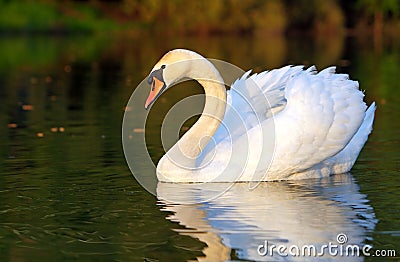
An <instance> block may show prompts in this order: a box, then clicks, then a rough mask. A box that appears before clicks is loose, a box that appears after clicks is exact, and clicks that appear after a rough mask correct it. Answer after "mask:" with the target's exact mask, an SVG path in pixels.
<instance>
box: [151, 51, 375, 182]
mask: <svg viewBox="0 0 400 262" xmlns="http://www.w3.org/2000/svg"><path fill="white" fill-rule="evenodd" d="M184 78H190V79H194V80H196V81H197V82H199V83H200V84H201V85H202V86H203V88H204V91H205V95H206V100H205V105H204V109H203V113H202V115H201V117H200V118H199V119H198V121H197V122H196V123H195V124H194V125H193V126H192V127H191V128H190V129H189V130H188V131H187V132H186V133H185V135H183V136H182V137H181V139H180V140H179V141H178V142H177V143H176V144H175V145H174V146H173V147H172V148H171V149H170V150H168V152H167V153H166V154H165V155H164V156H163V157H162V158H161V160H160V161H159V163H158V165H157V177H158V179H159V180H160V181H163V182H233V181H271V180H289V179H304V178H315V177H323V176H328V175H331V174H338V173H345V172H348V171H349V170H350V169H351V168H352V166H353V164H354V162H355V160H356V159H357V157H358V155H359V153H360V151H361V149H362V147H363V146H364V144H365V142H366V140H367V139H368V135H369V134H370V132H371V130H372V123H373V119H374V112H375V108H376V107H375V103H373V104H372V105H371V106H370V107H369V108H368V109H367V106H366V105H365V103H364V101H363V97H364V95H363V93H362V92H361V91H360V90H359V89H358V82H356V81H352V80H349V78H348V75H346V74H335V68H334V67H330V68H326V69H325V70H322V71H320V72H319V73H317V71H316V69H315V67H310V68H309V69H307V70H303V66H294V67H293V66H286V67H283V68H280V69H275V70H271V71H266V72H262V73H259V74H253V75H251V76H250V72H247V73H246V74H244V75H243V76H242V77H241V78H240V79H238V80H237V81H236V82H235V83H234V84H233V85H232V87H231V89H230V90H228V91H227V90H226V88H225V85H224V81H223V79H222V77H221V75H220V72H219V71H218V70H217V69H216V68H215V66H214V65H213V64H212V63H211V62H210V61H208V60H207V59H205V58H204V57H202V56H201V55H199V54H197V53H195V52H193V51H189V50H184V49H175V50H172V51H170V52H168V53H167V54H165V55H164V56H163V57H162V58H161V60H160V61H159V62H158V63H157V64H156V65H155V66H154V68H153V70H152V71H151V73H150V75H149V78H148V82H149V84H151V90H150V94H149V96H148V99H147V101H146V104H145V108H146V109H148V108H149V107H150V106H151V104H152V103H153V102H154V101H155V100H156V99H157V98H158V97H159V96H160V95H161V94H162V93H163V92H164V91H165V90H166V89H167V88H169V87H171V86H173V85H174V84H175V83H177V82H178V81H180V80H182V79H184ZM221 123H223V125H221Z"/></svg>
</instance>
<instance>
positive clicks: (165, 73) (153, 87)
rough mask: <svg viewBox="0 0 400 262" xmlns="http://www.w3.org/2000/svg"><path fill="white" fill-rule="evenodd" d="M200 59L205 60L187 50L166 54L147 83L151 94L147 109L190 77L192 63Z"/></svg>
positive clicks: (177, 50)
mask: <svg viewBox="0 0 400 262" xmlns="http://www.w3.org/2000/svg"><path fill="white" fill-rule="evenodd" d="M199 59H204V58H203V57H202V56H200V55H199V54H197V53H195V52H193V51H189V50H185V49H175V50H172V51H169V52H168V53H166V54H165V55H164V56H163V57H162V58H161V59H160V61H158V62H157V64H156V65H155V66H154V67H153V70H151V73H150V74H149V76H148V79H147V82H148V83H149V85H150V93H149V96H148V98H147V100H146V104H145V108H146V109H148V108H149V107H150V106H151V105H152V104H153V103H154V102H155V101H156V100H157V98H158V97H159V96H160V95H161V94H162V93H163V92H164V91H165V90H166V89H168V88H169V87H171V86H172V85H173V84H175V83H177V82H178V81H179V80H181V79H183V78H184V77H190V72H191V69H192V64H193V63H192V61H193V60H199Z"/></svg>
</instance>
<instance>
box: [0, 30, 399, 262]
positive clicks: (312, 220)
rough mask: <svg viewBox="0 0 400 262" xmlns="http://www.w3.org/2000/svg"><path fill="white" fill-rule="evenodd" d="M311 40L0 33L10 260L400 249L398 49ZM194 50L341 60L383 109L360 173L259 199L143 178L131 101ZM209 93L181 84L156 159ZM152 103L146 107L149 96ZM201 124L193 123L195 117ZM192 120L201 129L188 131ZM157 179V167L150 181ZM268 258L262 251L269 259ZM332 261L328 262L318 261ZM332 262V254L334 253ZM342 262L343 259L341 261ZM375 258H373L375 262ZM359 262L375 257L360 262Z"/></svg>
mask: <svg viewBox="0 0 400 262" xmlns="http://www.w3.org/2000/svg"><path fill="white" fill-rule="evenodd" d="M370 42H371V41H370V40H369V39H353V38H348V39H344V38H327V39H326V38H322V37H321V38H318V39H308V38H305V37H298V38H291V39H286V38H283V37H269V38H262V37H258V38H252V37H242V38H240V37H223V38H220V37H212V38H191V37H176V38H172V37H164V38H161V39H160V38H159V39H154V38H153V37H151V36H146V35H145V36H138V37H129V38H125V37H121V38H114V37H112V38H111V37H108V36H96V37H76V38H75V37H74V38H62V37H60V38H49V37H9V38H0V109H1V111H0V137H1V142H0V174H1V175H0V260H1V261H43V260H48V261H57V260H77V259H78V260H83V261H85V260H89V261H110V260H112V261H143V260H144V261H187V260H196V259H197V260H200V261H227V260H228V261H229V260H250V261H253V260H273V259H275V260H291V259H299V260H302V259H303V258H302V257H294V258H293V257H280V256H276V255H275V256H273V257H271V256H269V255H268V254H267V255H266V256H260V255H259V254H258V247H259V245H262V244H264V243H265V241H268V243H270V244H275V245H280V244H282V245H286V246H287V247H289V246H291V245H300V246H301V245H307V244H308V245H315V246H317V247H321V245H324V244H328V243H329V242H332V243H334V244H337V239H336V237H337V235H338V234H339V233H344V234H346V236H347V238H348V240H347V242H346V243H348V244H357V245H360V246H363V245H366V244H368V245H372V246H373V249H372V250H371V253H373V251H374V250H383V249H384V250H396V252H397V257H398V256H399V253H400V202H399V200H400V193H399V192H400V190H399V186H400V177H399V173H400V172H399V171H400V157H399V148H400V147H399V135H400V122H399V121H398V118H399V113H400V91H399V90H400V84H399V80H398V76H399V72H400V43H399V42H396V40H393V39H391V40H388V41H384V42H383V44H382V46H376V45H375V46H374V44H373V43H370ZM178 47H180V48H181V47H184V48H188V49H192V50H195V51H198V52H200V53H202V54H203V55H205V56H206V57H210V58H216V59H221V60H225V61H227V62H230V63H232V64H235V65H237V66H239V67H241V68H242V69H244V70H246V71H247V70H248V69H251V68H254V70H255V71H256V72H259V71H262V70H265V69H272V68H275V67H281V66H283V65H286V64H289V63H290V64H305V65H307V66H309V65H311V64H316V65H317V68H319V69H322V68H324V67H326V66H328V65H337V66H338V71H339V72H345V73H349V74H350V75H351V78H352V79H355V80H358V81H359V82H360V86H361V89H363V90H366V93H365V94H366V98H365V99H366V101H367V103H368V104H370V103H371V102H372V101H376V103H377V106H378V108H377V112H376V119H375V123H374V130H373V133H372V135H371V136H370V138H369V141H368V142H367V144H366V146H365V148H364V149H363V151H362V152H361V154H360V157H359V159H358V161H357V162H356V164H355V166H354V168H353V169H352V172H351V174H344V175H337V176H332V177H329V178H325V179H322V180H305V181H296V182H279V183H262V184H261V185H260V186H259V187H257V188H256V189H255V190H252V191H249V190H248V187H247V184H244V183H240V184H236V185H234V186H233V187H232V188H231V189H230V190H229V191H228V192H227V193H226V194H224V195H222V196H221V197H219V198H216V199H214V200H210V201H205V202H204V203H201V204H195V205H190V204H176V203H174V204H172V203H170V202H169V201H168V199H171V197H173V198H174V199H177V200H192V199H195V200H197V201H199V200H200V201H201V200H204V199H207V197H208V196H209V195H210V194H213V192H215V191H218V190H220V188H219V187H220V186H221V185H219V184H213V185H210V186H209V187H207V189H204V188H203V189H199V188H198V187H197V186H196V185H190V186H185V187H181V186H180V185H173V184H158V185H157V188H156V190H157V196H153V195H152V194H150V193H148V192H147V191H146V190H144V189H143V188H142V187H141V186H140V185H139V184H138V182H137V181H136V180H135V179H134V177H133V176H132V174H131V172H130V170H129V168H128V166H127V164H126V161H125V158H124V154H123V149H122V142H121V127H122V118H123V114H124V110H125V105H126V103H127V102H128V100H129V97H130V95H131V93H132V92H133V91H134V89H135V87H136V86H137V85H138V84H139V83H140V82H141V81H142V80H143V79H144V78H145V77H146V75H147V74H148V73H149V71H150V69H151V68H152V66H153V64H154V63H155V62H156V61H158V59H159V58H160V56H161V55H162V54H164V53H165V52H166V51H168V50H170V49H173V48H178ZM201 92H202V90H201V89H200V88H199V87H198V86H197V84H193V83H192V84H187V85H186V86H185V87H183V86H182V87H181V88H179V87H175V88H174V89H171V90H170V91H168V92H167V93H166V94H164V95H163V97H162V98H161V99H160V101H158V102H157V104H155V106H154V107H153V108H152V110H151V111H150V114H149V120H148V123H147V125H146V141H147V146H148V149H149V153H150V156H151V158H152V159H153V161H155V162H157V161H158V159H159V158H160V157H161V156H162V155H163V149H162V146H161V142H160V126H161V121H162V119H163V117H164V115H165V112H166V111H167V110H168V108H169V107H170V106H171V105H172V104H173V103H175V102H176V101H178V100H179V99H181V98H182V97H184V96H187V95H190V94H195V93H201ZM143 105H144V101H143ZM192 122H193V121H192ZM188 124H189V123H188ZM150 173H151V171H149V176H151V175H152V174H150ZM261 251H262V250H261ZM319 258H320V259H321V257H319ZM323 258H324V259H326V260H329V259H333V258H334V257H332V256H325V257H323ZM336 258H337V259H338V260H343V257H336ZM375 258H376V257H366V258H365V260H374V259H375ZM348 259H349V260H351V261H353V260H356V261H358V260H363V259H364V257H359V258H357V257H351V258H348Z"/></svg>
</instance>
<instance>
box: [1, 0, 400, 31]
mask: <svg viewBox="0 0 400 262" xmlns="http://www.w3.org/2000/svg"><path fill="white" fill-rule="evenodd" d="M399 18H400V4H399V1H398V0H381V1H379V0H358V1H345V0H325V1H317V0H284V1H279V0H268V1H264V0H218V1H215V0H203V1H183V0H170V1H162V0H147V1H144V0H113V1H110V0H107V1H106V0H79V1H78V0H65V1H55V0H53V1H52V0H39V1H34V0H19V1H12V0H0V32H1V31H2V32H53V33H79V32H80V33H82V32H83V33H86V32H99V31H121V30H122V31H125V32H126V31H131V32H136V33H138V32H140V31H142V30H149V29H150V30H151V31H154V32H165V33H167V34H168V33H184V34H221V33H260V32H261V33H268V34H271V33H272V34H283V33H287V32H289V33H290V32H298V31H301V32H309V33H317V34H321V33H324V34H326V33H329V34H335V33H340V32H344V31H345V30H346V28H348V27H349V26H350V27H356V25H360V24H366V25H367V27H370V28H372V29H373V31H374V32H375V31H376V30H378V33H379V32H380V31H382V25H383V24H385V23H387V24H390V26H391V27H395V28H396V29H399V27H400V26H399ZM349 21H350V22H349ZM356 28H357V27H356ZM379 30H380V31H379ZM389 31H390V30H389ZM391 31H396V30H393V29H392V30H391Z"/></svg>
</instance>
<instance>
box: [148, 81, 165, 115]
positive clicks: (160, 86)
mask: <svg viewBox="0 0 400 262" xmlns="http://www.w3.org/2000/svg"><path fill="white" fill-rule="evenodd" d="M164 87H165V83H164V82H163V81H160V80H159V79H158V78H157V77H155V76H153V82H152V83H151V89H150V94H149V96H148V97H147V100H146V104H145V105H144V108H145V109H148V108H149V107H150V105H151V104H153V102H154V101H155V100H156V99H157V98H158V97H159V96H160V95H161V93H162V91H163V90H164Z"/></svg>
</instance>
